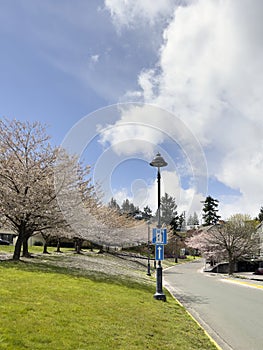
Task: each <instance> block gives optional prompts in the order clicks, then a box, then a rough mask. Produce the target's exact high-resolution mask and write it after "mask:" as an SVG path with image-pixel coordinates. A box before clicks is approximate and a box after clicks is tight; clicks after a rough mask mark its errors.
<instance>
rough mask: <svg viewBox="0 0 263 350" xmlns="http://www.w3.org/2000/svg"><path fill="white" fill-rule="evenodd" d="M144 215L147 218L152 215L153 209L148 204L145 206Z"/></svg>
mask: <svg viewBox="0 0 263 350" xmlns="http://www.w3.org/2000/svg"><path fill="white" fill-rule="evenodd" d="M143 217H144V218H145V219H150V218H151V217H152V209H151V208H150V207H149V206H148V205H146V207H144V208H143Z"/></svg>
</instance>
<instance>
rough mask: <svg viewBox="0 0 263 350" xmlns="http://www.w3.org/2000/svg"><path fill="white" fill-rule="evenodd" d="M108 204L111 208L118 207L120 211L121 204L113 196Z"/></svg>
mask: <svg viewBox="0 0 263 350" xmlns="http://www.w3.org/2000/svg"><path fill="white" fill-rule="evenodd" d="M108 206H109V207H110V208H112V209H116V210H118V211H120V206H119V204H118V203H117V201H116V199H115V198H113V197H112V198H111V200H110V202H109V204H108Z"/></svg>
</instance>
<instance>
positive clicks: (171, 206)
mask: <svg viewBox="0 0 263 350" xmlns="http://www.w3.org/2000/svg"><path fill="white" fill-rule="evenodd" d="M176 208H177V204H176V202H175V198H174V197H172V196H169V195H168V194H167V193H165V195H164V196H163V197H162V198H161V213H162V214H161V221H162V222H163V223H165V224H166V225H170V224H171V222H172V220H173V219H174V218H176V217H177V216H178V213H177V211H176Z"/></svg>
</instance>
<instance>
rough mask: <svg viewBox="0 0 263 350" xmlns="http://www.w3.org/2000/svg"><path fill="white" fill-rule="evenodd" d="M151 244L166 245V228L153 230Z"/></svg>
mask: <svg viewBox="0 0 263 350" xmlns="http://www.w3.org/2000/svg"><path fill="white" fill-rule="evenodd" d="M152 243H153V244H167V229H166V228H156V227H155V228H153V237H152Z"/></svg>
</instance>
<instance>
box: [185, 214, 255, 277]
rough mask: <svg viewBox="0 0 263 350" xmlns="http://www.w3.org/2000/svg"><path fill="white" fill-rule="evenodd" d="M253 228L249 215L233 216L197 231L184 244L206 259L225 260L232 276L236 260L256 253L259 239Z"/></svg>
mask: <svg viewBox="0 0 263 350" xmlns="http://www.w3.org/2000/svg"><path fill="white" fill-rule="evenodd" d="M255 227H256V225H255V222H254V220H251V218H250V217H249V215H243V214H235V215H232V216H231V217H230V218H229V219H228V220H227V221H226V222H224V223H222V224H217V225H213V226H207V227H204V228H202V229H200V230H198V231H197V234H195V235H193V236H192V237H191V238H189V239H188V240H187V242H186V243H187V245H188V246H189V247H191V248H195V249H199V250H200V251H201V252H202V254H203V256H204V257H206V258H207V259H210V260H215V261H222V260H223V259H226V260H227V261H228V266H229V270H228V272H229V274H232V273H233V272H234V268H235V263H236V262H237V261H238V260H240V259H242V258H251V257H253V256H255V255H257V253H258V249H259V239H258V235H257V233H256V228H255Z"/></svg>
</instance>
